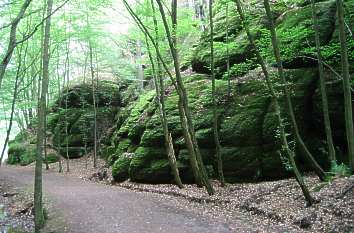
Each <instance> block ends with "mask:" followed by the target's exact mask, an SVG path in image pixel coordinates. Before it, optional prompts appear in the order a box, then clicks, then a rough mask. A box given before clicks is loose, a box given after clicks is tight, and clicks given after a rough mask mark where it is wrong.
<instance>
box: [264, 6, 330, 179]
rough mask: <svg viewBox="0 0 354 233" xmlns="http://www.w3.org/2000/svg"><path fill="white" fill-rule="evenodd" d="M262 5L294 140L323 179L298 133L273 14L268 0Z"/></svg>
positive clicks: (322, 173) (321, 170)
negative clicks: (265, 14) (267, 22)
mask: <svg viewBox="0 0 354 233" xmlns="http://www.w3.org/2000/svg"><path fill="white" fill-rule="evenodd" d="M264 6H265V9H266V13H267V17H268V21H269V24H270V32H271V35H272V45H273V50H274V56H275V59H276V61H277V66H278V75H279V77H280V79H281V81H282V84H283V86H284V88H283V91H284V95H285V100H286V105H287V109H288V113H289V115H290V123H291V126H292V128H293V132H294V134H295V139H296V142H297V143H298V144H299V146H300V149H301V150H302V151H303V152H304V155H305V158H306V159H307V160H308V161H309V163H310V164H311V166H312V168H313V169H314V171H315V172H316V174H317V175H318V177H319V178H320V179H321V180H324V179H325V177H326V174H325V172H324V171H323V169H322V168H321V167H320V165H319V164H318V163H317V161H316V160H315V158H314V157H313V156H312V154H311V153H310V151H309V150H308V148H307V146H306V145H305V143H304V141H303V139H302V137H301V135H300V132H299V127H298V125H297V122H296V118H295V113H294V108H293V105H292V102H291V98H290V93H289V90H288V87H287V80H286V78H285V75H284V69H283V64H282V61H281V56H280V49H279V45H278V38H277V34H276V31H275V25H274V20H273V14H272V12H271V9H270V5H269V0H264Z"/></svg>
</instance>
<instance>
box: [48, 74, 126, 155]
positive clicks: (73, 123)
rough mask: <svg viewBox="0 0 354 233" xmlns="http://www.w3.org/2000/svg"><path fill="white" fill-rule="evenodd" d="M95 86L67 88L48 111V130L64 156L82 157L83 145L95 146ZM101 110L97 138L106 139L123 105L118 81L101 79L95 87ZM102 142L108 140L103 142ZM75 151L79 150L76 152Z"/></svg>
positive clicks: (80, 85)
mask: <svg viewBox="0 0 354 233" xmlns="http://www.w3.org/2000/svg"><path fill="white" fill-rule="evenodd" d="M92 93H93V92H92V86H91V85H89V84H79V85H75V86H73V87H69V88H68V89H65V90H63V92H62V93H61V98H60V99H58V100H57V101H56V102H55V103H54V105H53V106H52V108H51V109H52V110H51V112H50V113H49V114H48V123H47V126H48V129H49V130H50V132H51V134H52V135H53V140H52V141H53V144H54V147H55V148H57V150H58V152H59V153H60V154H61V155H62V156H64V157H65V156H66V150H65V149H63V148H65V147H66V146H68V147H69V157H70V158H78V157H81V156H83V155H84V150H83V149H82V148H84V147H86V148H87V150H90V149H91V148H93V143H94V132H95V131H94V127H95V126H94V108H93V95H92ZM95 97H96V103H97V108H96V113H97V115H96V116H97V137H98V138H99V139H101V138H105V134H106V132H109V129H110V128H111V127H112V125H114V122H115V116H116V113H117V112H118V111H119V108H120V106H121V105H122V100H121V93H120V87H119V85H117V84H116V83H113V82H109V81H100V82H99V83H98V85H97V86H96V89H95ZM101 142H102V143H104V142H107V140H105V141H101ZM74 153H77V154H76V155H75V154H74Z"/></svg>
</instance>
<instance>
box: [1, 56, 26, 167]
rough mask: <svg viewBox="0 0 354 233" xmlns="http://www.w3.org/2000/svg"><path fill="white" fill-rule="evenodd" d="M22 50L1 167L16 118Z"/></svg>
mask: <svg viewBox="0 0 354 233" xmlns="http://www.w3.org/2000/svg"><path fill="white" fill-rule="evenodd" d="M21 52H22V51H20V52H19V64H18V65H17V71H16V78H15V87H14V92H13V96H12V103H11V113H10V119H9V125H8V126H7V127H6V128H7V130H6V138H5V142H4V146H3V148H2V151H1V157H0V167H1V164H2V160H3V158H4V154H5V150H6V146H7V143H8V142H9V139H10V134H11V130H12V124H13V118H14V113H15V106H16V100H17V96H18V86H19V78H20V76H21V74H20V72H21V66H22V60H21V59H22V58H21Z"/></svg>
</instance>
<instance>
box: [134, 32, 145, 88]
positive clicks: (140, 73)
mask: <svg viewBox="0 0 354 233" xmlns="http://www.w3.org/2000/svg"><path fill="white" fill-rule="evenodd" d="M135 62H136V79H137V82H140V85H139V87H140V91H142V90H144V70H143V66H142V64H141V62H142V53H141V41H140V40H139V39H138V40H136V56H135Z"/></svg>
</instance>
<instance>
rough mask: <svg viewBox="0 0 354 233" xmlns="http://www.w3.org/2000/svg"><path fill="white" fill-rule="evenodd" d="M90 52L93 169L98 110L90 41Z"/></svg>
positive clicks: (95, 153) (95, 162)
mask: <svg viewBox="0 0 354 233" xmlns="http://www.w3.org/2000/svg"><path fill="white" fill-rule="evenodd" d="M89 50H90V51H89V52H90V68H91V85H92V101H93V121H94V122H93V124H94V132H93V134H94V135H93V137H94V138H93V140H94V143H93V144H94V145H93V167H94V168H96V167H97V161H96V160H97V159H96V158H97V109H96V90H95V86H96V85H95V71H94V68H93V49H92V45H91V42H90V41H89Z"/></svg>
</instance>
